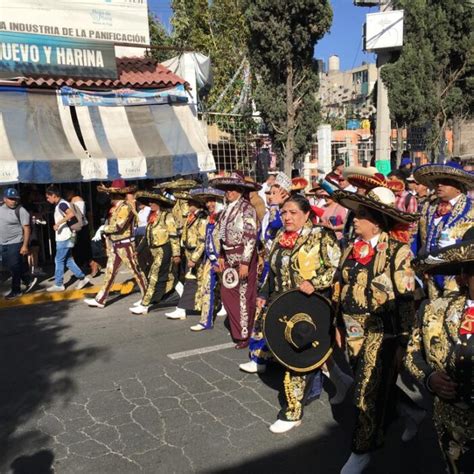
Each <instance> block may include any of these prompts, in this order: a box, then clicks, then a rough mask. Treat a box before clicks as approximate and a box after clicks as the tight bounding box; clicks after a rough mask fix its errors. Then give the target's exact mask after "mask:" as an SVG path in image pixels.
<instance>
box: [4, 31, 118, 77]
mask: <svg viewBox="0 0 474 474" xmlns="http://www.w3.org/2000/svg"><path fill="white" fill-rule="evenodd" d="M31 74H39V75H42V74H44V75H48V76H52V75H58V76H67V77H87V78H107V79H116V78H117V65H116V62H115V51H114V46H113V44H111V43H104V42H98V41H89V40H81V39H71V38H62V37H58V36H45V35H32V34H23V33H9V32H5V31H0V76H1V77H17V76H25V75H31Z"/></svg>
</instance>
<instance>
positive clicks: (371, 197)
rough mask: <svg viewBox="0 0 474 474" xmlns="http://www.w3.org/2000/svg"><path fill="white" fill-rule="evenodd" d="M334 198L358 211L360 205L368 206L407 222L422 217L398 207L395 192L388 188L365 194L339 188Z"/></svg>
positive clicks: (394, 218)
mask: <svg viewBox="0 0 474 474" xmlns="http://www.w3.org/2000/svg"><path fill="white" fill-rule="evenodd" d="M332 198H333V199H334V200H335V201H337V202H338V203H339V204H340V205H341V206H344V207H346V208H347V209H351V210H353V211H356V210H357V209H358V208H359V207H360V206H362V207H367V208H369V209H373V210H374V211H377V212H380V213H382V214H384V215H386V216H387V217H390V218H391V219H393V220H395V221H398V222H403V223H406V224H408V223H410V222H415V221H417V220H418V218H419V217H420V215H419V214H410V213H408V212H403V211H400V210H399V209H397V208H396V207H395V194H393V192H392V191H390V189H388V188H383V187H378V188H373V189H371V190H370V191H368V192H367V194H364V195H362V194H356V193H352V192H349V191H340V190H338V191H334V193H333V194H332Z"/></svg>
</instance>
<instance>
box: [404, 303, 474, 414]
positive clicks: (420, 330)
mask: <svg viewBox="0 0 474 474" xmlns="http://www.w3.org/2000/svg"><path fill="white" fill-rule="evenodd" d="M465 304H466V297H465V296H462V295H460V294H455V295H450V296H449V297H445V298H437V299H435V300H434V301H431V302H429V303H428V304H426V306H425V307H424V308H423V310H422V312H421V314H420V317H419V321H418V324H417V326H416V327H415V328H414V330H413V332H412V334H411V337H410V342H409V344H408V349H407V355H406V358H405V365H406V367H407V369H408V370H409V371H410V373H411V374H412V375H413V376H414V377H415V378H417V379H418V380H419V381H420V382H422V383H424V384H426V383H427V380H428V379H429V376H430V375H431V374H432V373H433V372H436V371H442V372H445V373H446V374H448V375H449V377H450V378H451V379H452V380H453V381H454V382H456V383H457V384H458V386H457V398H456V399H455V400H453V401H452V402H450V403H456V402H459V401H461V402H464V403H466V404H467V405H469V406H471V407H474V380H473V377H474V337H473V336H472V335H469V336H468V335H465V334H464V335H463V334H460V332H459V329H460V325H461V321H462V318H463V314H464V308H465Z"/></svg>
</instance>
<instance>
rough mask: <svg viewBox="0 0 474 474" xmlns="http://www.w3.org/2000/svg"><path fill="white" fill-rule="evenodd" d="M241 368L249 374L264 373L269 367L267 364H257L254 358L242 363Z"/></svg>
mask: <svg viewBox="0 0 474 474" xmlns="http://www.w3.org/2000/svg"><path fill="white" fill-rule="evenodd" d="M239 369H240V370H243V371H244V372H247V373H249V374H263V372H265V370H266V369H267V366H266V365H265V364H257V362H255V361H253V360H249V361H248V362H246V363H245V364H240V365H239Z"/></svg>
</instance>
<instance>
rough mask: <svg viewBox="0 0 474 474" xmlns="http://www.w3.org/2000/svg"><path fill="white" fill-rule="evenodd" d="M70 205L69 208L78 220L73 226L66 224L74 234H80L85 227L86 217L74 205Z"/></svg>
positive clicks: (70, 203)
mask: <svg viewBox="0 0 474 474" xmlns="http://www.w3.org/2000/svg"><path fill="white" fill-rule="evenodd" d="M68 204H69V208H70V209H71V211H72V212H73V214H74V217H75V218H76V222H74V223H73V224H70V223H69V221H68V222H66V224H67V226H68V227H69V228H70V229H71V230H73V231H74V232H79V231H80V230H81V229H82V228H83V227H84V225H85V219H84V215H83V214H82V212H81V210H80V209H79V208H78V207H77V206H76V205H75V204H74V203H72V202H69V203H68Z"/></svg>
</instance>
